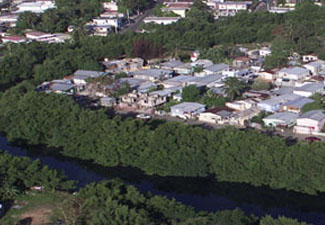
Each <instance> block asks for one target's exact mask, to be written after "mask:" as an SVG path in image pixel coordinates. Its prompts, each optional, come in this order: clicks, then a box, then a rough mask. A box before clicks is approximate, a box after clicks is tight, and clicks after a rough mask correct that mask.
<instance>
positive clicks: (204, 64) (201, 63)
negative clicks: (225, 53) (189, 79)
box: [192, 59, 213, 69]
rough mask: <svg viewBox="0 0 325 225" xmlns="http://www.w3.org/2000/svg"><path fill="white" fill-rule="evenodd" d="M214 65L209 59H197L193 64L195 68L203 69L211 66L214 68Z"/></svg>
mask: <svg viewBox="0 0 325 225" xmlns="http://www.w3.org/2000/svg"><path fill="white" fill-rule="evenodd" d="M212 65H213V62H212V61H211V60H208V59H197V60H195V61H194V62H193V63H192V66H193V67H202V68H203V69H204V68H207V67H209V66H212Z"/></svg>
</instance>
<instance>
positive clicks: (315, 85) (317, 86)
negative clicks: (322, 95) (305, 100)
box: [295, 82, 324, 92]
mask: <svg viewBox="0 0 325 225" xmlns="http://www.w3.org/2000/svg"><path fill="white" fill-rule="evenodd" d="M323 88H324V83H323V82H317V83H310V84H305V85H303V86H301V87H299V88H296V89H295V91H307V92H315V91H318V90H321V89H323Z"/></svg>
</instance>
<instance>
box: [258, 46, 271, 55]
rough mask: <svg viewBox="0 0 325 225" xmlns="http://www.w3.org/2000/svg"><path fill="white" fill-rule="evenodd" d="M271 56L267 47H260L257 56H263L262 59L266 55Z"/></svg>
mask: <svg viewBox="0 0 325 225" xmlns="http://www.w3.org/2000/svg"><path fill="white" fill-rule="evenodd" d="M271 54H272V50H271V49H270V48H268V47H262V48H261V49H260V50H259V55H260V56H263V57H266V56H268V55H271Z"/></svg>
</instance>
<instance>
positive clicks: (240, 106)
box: [226, 98, 260, 111]
mask: <svg viewBox="0 0 325 225" xmlns="http://www.w3.org/2000/svg"><path fill="white" fill-rule="evenodd" d="M258 102H260V100H259V99H254V98H248V99H245V100H238V101H233V102H227V103H226V106H227V107H228V108H230V109H234V110H237V111H244V110H247V109H250V108H256V107H257V103H258Z"/></svg>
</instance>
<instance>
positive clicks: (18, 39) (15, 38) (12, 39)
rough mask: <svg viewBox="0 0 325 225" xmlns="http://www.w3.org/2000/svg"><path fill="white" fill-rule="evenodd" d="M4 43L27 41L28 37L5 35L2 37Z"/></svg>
mask: <svg viewBox="0 0 325 225" xmlns="http://www.w3.org/2000/svg"><path fill="white" fill-rule="evenodd" d="M1 40H2V42H3V43H15V44H19V43H26V42H27V39H26V38H25V37H24V36H5V37H2V38H1Z"/></svg>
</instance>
